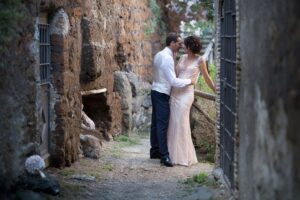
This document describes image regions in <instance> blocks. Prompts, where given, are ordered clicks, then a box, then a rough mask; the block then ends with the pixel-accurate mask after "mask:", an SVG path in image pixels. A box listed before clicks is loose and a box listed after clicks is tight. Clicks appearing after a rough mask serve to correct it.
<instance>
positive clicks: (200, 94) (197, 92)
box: [195, 90, 216, 101]
mask: <svg viewBox="0 0 300 200" xmlns="http://www.w3.org/2000/svg"><path fill="white" fill-rule="evenodd" d="M195 96H198V97H202V98H204V99H208V100H211V101H215V100H216V95H213V94H208V93H206V92H201V91H200V90H195Z"/></svg>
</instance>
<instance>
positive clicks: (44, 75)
mask: <svg viewBox="0 0 300 200" xmlns="http://www.w3.org/2000/svg"><path fill="white" fill-rule="evenodd" d="M49 29H50V28H49V24H39V34H40V79H41V83H42V84H47V83H49V81H50V64H51V61H50V58H51V54H50V53H51V46H50V30H49Z"/></svg>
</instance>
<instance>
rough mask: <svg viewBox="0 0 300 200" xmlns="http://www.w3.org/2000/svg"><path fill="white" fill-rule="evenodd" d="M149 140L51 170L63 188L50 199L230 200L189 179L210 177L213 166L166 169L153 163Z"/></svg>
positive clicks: (111, 147)
mask: <svg viewBox="0 0 300 200" xmlns="http://www.w3.org/2000/svg"><path fill="white" fill-rule="evenodd" d="M149 148H150V147H149V138H147V137H143V138H138V139H137V140H135V142H133V143H131V144H130V143H128V142H116V141H113V142H109V143H105V144H104V148H103V152H102V156H101V158H100V159H99V160H93V159H88V158H81V159H80V161H78V162H76V163H74V164H73V165H72V166H71V167H68V168H64V169H62V170H59V169H55V168H50V169H48V170H47V172H48V173H49V174H52V175H54V176H56V177H57V178H58V179H59V182H60V184H61V193H60V194H59V195H58V196H54V197H53V196H46V197H47V198H50V199H68V200H70V199H85V200H89V199H107V200H115V199H116V200H117V199H120V200H129V199H130V200H139V199H142V200H148V199H149V200H150V199H151V200H153V199H159V200H165V199H187V200H196V199H198V200H210V199H218V200H221V199H228V198H227V197H226V194H225V189H224V188H222V187H220V186H219V185H218V184H216V183H215V184H209V185H210V186H205V185H200V184H198V183H195V182H193V181H187V180H188V178H190V177H193V176H194V175H198V174H199V173H200V172H205V173H206V174H207V175H208V176H209V177H210V174H211V173H212V170H213V167H214V166H213V165H212V164H209V163H198V164H196V165H193V166H191V167H184V166H175V167H171V168H170V167H165V166H163V165H161V164H160V162H159V160H158V159H155V160H153V159H149V154H148V152H149Z"/></svg>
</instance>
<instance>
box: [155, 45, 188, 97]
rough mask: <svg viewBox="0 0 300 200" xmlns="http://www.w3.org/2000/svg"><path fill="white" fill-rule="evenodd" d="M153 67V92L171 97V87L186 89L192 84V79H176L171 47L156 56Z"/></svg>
mask: <svg viewBox="0 0 300 200" xmlns="http://www.w3.org/2000/svg"><path fill="white" fill-rule="evenodd" d="M153 67H154V73H153V75H154V79H153V83H152V90H155V91H157V92H160V93H164V94H167V95H170V93H171V87H185V86H187V85H189V84H191V80H190V79H180V78H176V74H175V70H174V59H173V53H172V50H171V49H170V48H169V47H166V48H164V49H163V50H161V51H160V52H158V53H157V54H156V55H155V56H154V60H153Z"/></svg>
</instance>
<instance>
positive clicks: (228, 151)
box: [220, 0, 236, 187]
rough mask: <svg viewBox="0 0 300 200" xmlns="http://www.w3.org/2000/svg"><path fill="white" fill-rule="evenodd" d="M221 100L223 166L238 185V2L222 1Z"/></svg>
mask: <svg viewBox="0 0 300 200" xmlns="http://www.w3.org/2000/svg"><path fill="white" fill-rule="evenodd" d="M220 12H221V19H220V20H221V75H220V78H221V99H220V165H221V168H222V169H223V171H224V174H225V176H226V178H227V181H228V183H229V184H230V186H231V187H233V186H234V145H235V120H236V14H235V1H234V0H223V1H221V10H220Z"/></svg>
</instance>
